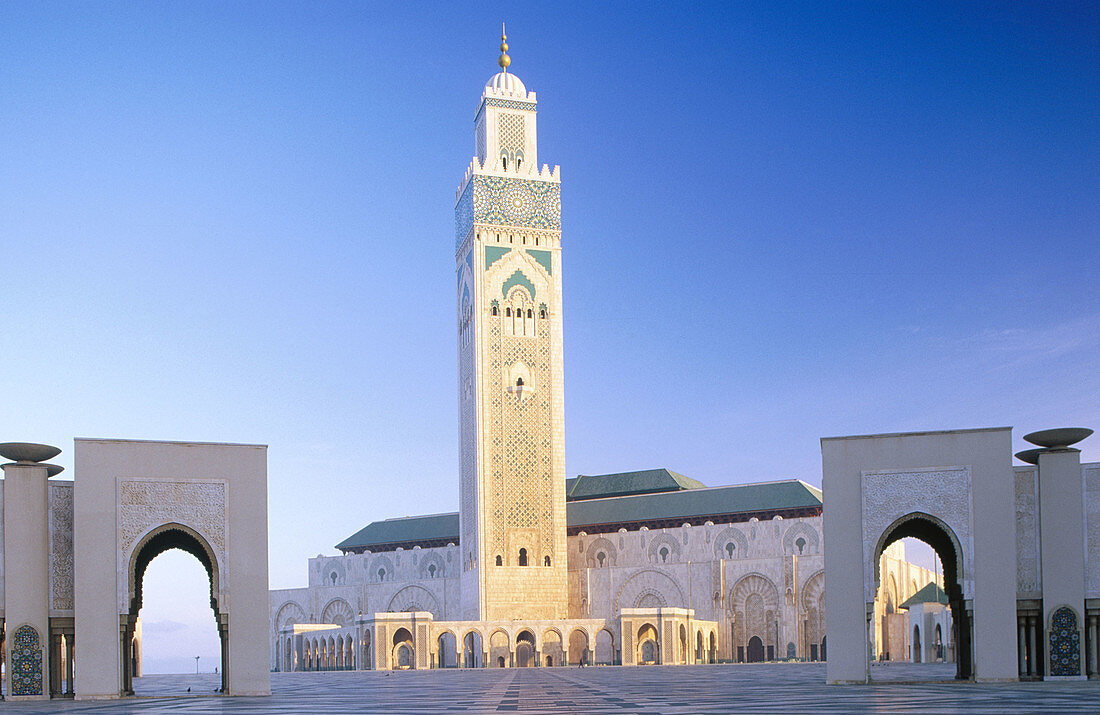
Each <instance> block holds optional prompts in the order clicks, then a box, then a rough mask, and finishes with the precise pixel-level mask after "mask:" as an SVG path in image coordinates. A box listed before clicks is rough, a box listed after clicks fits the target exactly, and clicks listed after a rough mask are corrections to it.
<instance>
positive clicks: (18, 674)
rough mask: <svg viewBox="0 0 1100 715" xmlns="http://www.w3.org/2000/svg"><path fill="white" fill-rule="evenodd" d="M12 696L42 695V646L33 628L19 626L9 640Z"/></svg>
mask: <svg viewBox="0 0 1100 715" xmlns="http://www.w3.org/2000/svg"><path fill="white" fill-rule="evenodd" d="M11 690H12V695H42V646H41V641H40V640H39V638H38V631H37V630H35V628H34V627H33V626H19V628H17V629H16V630H15V635H14V636H12V640H11Z"/></svg>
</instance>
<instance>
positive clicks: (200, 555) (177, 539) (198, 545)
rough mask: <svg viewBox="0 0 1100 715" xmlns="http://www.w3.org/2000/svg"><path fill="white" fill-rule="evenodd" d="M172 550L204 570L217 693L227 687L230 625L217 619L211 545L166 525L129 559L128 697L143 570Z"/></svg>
mask: <svg viewBox="0 0 1100 715" xmlns="http://www.w3.org/2000/svg"><path fill="white" fill-rule="evenodd" d="M171 549H179V550H180V551H184V552H186V553H188V554H191V555H192V556H194V557H195V558H196V559H198V561H199V563H200V564H202V566H203V568H204V569H206V575H207V577H208V578H209V584H210V588H209V593H210V608H211V610H213V612H214V620H215V622H217V624H218V639H219V642H220V648H221V665H220V666H219V668H218V671H219V672H220V673H221V676H222V677H221V686H220V687H219V688H218V692H225V690H226V688H227V687H228V685H229V683H228V680H227V679H228V677H229V674H228V667H227V664H228V658H227V656H228V653H227V652H226V642H227V640H228V638H229V624H228V622H227V621H226V619H224V618H220V617H219V611H218V598H217V594H218V592H219V588H218V586H217V584H218V567H217V560H216V559H215V558H214V556H213V551H212V550H211V548H210V545H209V544H207V543H206V541H205V539H203V538H202V537H201V536H200V535H199V534H197V533H196V532H195V531H194V530H192V529H190V528H188V527H186V526H184V525H182V524H165V525H164V526H162V527H160V528H158V529H155V530H154V531H152V532H150V533H149V534H147V535H146V536H145V538H144V539H142V541H141V542H140V543H139V545H138V547H137V548H136V549H135V550H134V554H133V556H132V557H131V559H130V569H129V573H130V585H131V588H130V612H129V613H128V614H127V618H126V625H125V629H124V630H123V634H122V643H121V644H120V647H121V649H122V653H123V656H122V659H123V684H122V690H123V692H124V693H126V694H128V695H133V694H134V670H135V667H136V662H135V661H136V658H135V655H134V653H135V646H136V644H135V641H134V628H135V626H136V624H137V619H138V615H139V614H140V612H141V607H142V603H143V595H144V594H143V586H144V582H145V570H146V568H148V566H149V563H150V562H151V561H152V560H153V559H155V558H156V557H158V556H160V555H161V554H163V553H164V552H165V551H169V550H171Z"/></svg>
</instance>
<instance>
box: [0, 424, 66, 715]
mask: <svg viewBox="0 0 1100 715" xmlns="http://www.w3.org/2000/svg"><path fill="white" fill-rule="evenodd" d="M60 453H61V450H60V449H57V448H56V447H49V446H47V445H41V444H29V443H22V442H9V443H5V444H0V457H4V458H7V459H11V460H15V462H14V463H13V464H5V465H3V469H4V515H3V516H4V563H5V564H6V568H5V569H4V609H5V613H4V616H5V620H6V622H7V624H8V625H9V628H8V633H7V639H6V642H5V648H4V650H5V653H4V655H5V660H6V661H7V665H8V669H7V681H8V682H7V692H8V693H9V696H10V697H11V698H12V699H13V700H45V699H47V698H49V693H50V689H52V688H53V686H54V682H53V678H50V680H49V682H47V677H48V676H51V675H53V673H52V668H51V663H52V662H53V659H54V652H53V648H52V647H50V646H52V638H51V633H50V621H49V599H50V572H49V563H50V559H49V555H50V551H49V549H50V545H49V544H50V538H49V537H50V535H49V522H48V513H49V496H48V486H47V480H48V479H49V478H50V477H52V476H54V475H55V474H58V473H60V472H61V467H58V466H56V465H53V464H41V463H40V462H43V461H45V460H47V459H52V458H54V457H56V456H57V455H58V454H60ZM20 644H22V645H24V646H27V645H32V646H33V647H37V648H38V649H39V651H40V652H41V658H42V659H41V663H40V664H38V663H36V662H35V661H26V662H24V661H23V660H22V659H20V658H16V659H14V660H13V659H12V657H11V651H12V649H13V648H15V647H16V646H18V645H20ZM20 668H23V669H26V670H27V673H28V674H29V675H30V676H31V678H30V679H29V681H24V682H25V683H28V684H27V685H24V686H23V687H21V688H20V691H19V692H17V691H16V690H15V689H13V688H12V674H13V672H14V671H16V670H18V669H20Z"/></svg>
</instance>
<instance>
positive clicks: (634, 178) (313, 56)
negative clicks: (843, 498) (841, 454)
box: [0, 2, 1100, 671]
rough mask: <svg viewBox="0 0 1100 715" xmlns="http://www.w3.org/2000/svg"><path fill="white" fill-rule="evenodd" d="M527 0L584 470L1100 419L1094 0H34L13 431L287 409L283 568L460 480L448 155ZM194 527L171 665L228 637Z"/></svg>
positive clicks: (14, 202)
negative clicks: (557, 203)
mask: <svg viewBox="0 0 1100 715" xmlns="http://www.w3.org/2000/svg"><path fill="white" fill-rule="evenodd" d="M502 19H504V20H507V22H508V28H509V44H510V45H511V51H510V54H511V56H512V58H513V62H512V70H513V71H514V72H515V73H516V74H517V75H518V76H519V77H521V78H522V79H523V80H524V82H525V83H526V84H527V87H528V89H531V90H534V91H536V92H537V93H538V98H539V130H540V136H539V138H540V147H539V153H540V160H541V161H543V162H548V163H550V164H552V165H553V164H560V165H561V167H562V181H563V194H562V212H563V224H564V238H563V245H564V249H563V265H564V269H563V280H564V294H565V329H566V342H565V346H566V348H565V350H566V352H565V360H566V364H565V367H566V464H567V471H568V473H569V474H570V475H574V474H577V473H590V474H591V473H601V472H609V471H622V470H628V469H636V468H648V467H655V466H666V467H668V468H670V469H674V470H676V471H680V472H683V473H685V474H687V475H689V476H692V477H695V478H697V479H699V480H701V481H703V482H705V483H707V484H712V485H719V484H730V483H737V482H744V481H759V480H767V479H776V478H787V477H798V478H802V479H805V480H806V481H808V482H811V483H814V484H820V452H819V445H818V439H819V438H820V437H823V436H833V435H843V434H860V433H868V432H893V431H904V430H921V429H942V428H963V427H987V426H1002V425H1010V426H1013V427H1015V428H1016V429H1015V432H1014V435H1015V438H1016V446H1017V448H1020V449H1022V448H1024V447H1025V444H1024V443H1023V441H1022V440H1021V439H1020V437H1021V436H1022V435H1023V434H1024V433H1026V432H1029V431H1032V430H1035V429H1042V428H1047V427H1053V426H1063V425H1084V426H1091V427H1094V428H1095V427H1100V371H1098V370H1097V369H1096V355H1097V354H1098V350H1100V291H1098V290H1097V286H1098V285H1100V262H1098V260H1097V259H1098V257H1100V255H1098V254H1100V69H1098V68H1100V40H1098V39H1097V38H1100V9H1098V8H1097V6H1096V5H1095V4H1090V3H1042V4H1039V3H1018V4H1009V3H947V4H935V3H890V4H878V3H843V4H841V3H807V4H792V5H786V4H778V3H766V2H761V3H736V4H731V3H718V4H706V3H691V4H683V5H681V4H676V3H663V4H659V5H658V4H647V3H617V4H615V3H612V4H592V3H555V4H552V5H551V4H545V5H542V6H534V5H530V4H516V3H486V4H477V5H466V4H458V3H405V4H393V5H382V4H377V5H376V4H367V3H325V4H319V3H318V4H298V3H232V4H224V3H197V2H187V3H183V2H165V3H156V4H138V3H81V4H74V3H5V4H4V5H2V6H0V67H2V68H3V69H2V70H0V71H2V75H0V106H2V107H3V111H0V248H2V253H0V256H2V258H0V261H2V262H3V266H4V271H3V279H2V288H0V291H2V292H0V296H2V297H0V306H2V307H3V311H4V314H5V315H6V316H7V317H8V320H9V329H8V332H7V339H6V340H5V341H4V350H3V353H2V355H3V357H2V358H0V361H2V362H0V364H2V365H3V369H2V370H0V394H3V395H4V399H5V402H6V405H7V409H5V410H0V432H2V434H3V436H4V438H5V439H12V440H22V439H26V440H32V441H41V442H47V443H52V444H57V445H59V446H62V447H63V448H65V450H66V451H65V453H64V454H63V455H62V456H61V457H60V458H59V459H58V461H59V462H60V463H61V464H64V465H66V466H70V467H71V450H72V439H73V437H75V436H86V437H128V438H142V439H180V440H209V441H230V442H259V443H264V444H268V445H270V452H269V504H270V548H271V554H272V559H271V584H272V586H273V587H276V588H281V587H291V586H300V585H304V583H305V559H306V558H307V557H308V556H312V555H316V554H317V553H321V552H323V553H333V551H334V550H333V548H332V547H333V545H334V544H336V543H337V542H339V541H340V540H342V539H343V538H345V537H346V536H348V535H350V534H351V533H353V532H354V531H356V530H357V529H359V528H360V527H361V526H362V525H363V524H365V523H366V522H368V521H371V520H374V519H379V518H386V517H392V516H403V515H412V514H418V513H426V512H439V511H451V510H454V509H456V508H457V489H458V485H457V479H456V467H457V461H458V442H457V434H458V419H457V399H456V390H455V374H456V368H455V354H456V344H455V337H454V329H455V321H454V310H455V306H454V296H453V293H452V289H451V286H452V285H453V280H454V274H453V270H454V265H453V261H454V256H453V245H454V244H453V213H452V212H453V201H454V193H453V192H454V190H455V188H456V187H457V185H458V182H459V181H460V180H461V178H462V173H463V171H464V170H465V168H466V166H467V165H468V163H469V160H470V156H471V155H472V154H473V124H472V121H473V115H474V110H475V108H476V103H477V99H478V97H479V95H480V92H481V88H482V86H483V84H484V83H485V81H486V80H487V79H488V78H489V77H490V76H491V75H492V74H493V73H494V72H495V71H496V69H497V68H496V64H495V63H496V57H497V54H498V52H497V48H496V46H497V44H498V43H499V39H498V35H499V25H500V21H501V20H502ZM1083 451H1084V454H1083V458H1084V459H1086V460H1093V461H1096V460H1100V437H1097V438H1093V439H1092V440H1090V441H1088V442H1085V443H1084V445H1083ZM69 473H70V474H71V470H70V472H69ZM173 558H176V557H175V556H172V555H166V556H163V557H161V559H160V560H158V562H157V563H154V564H153V566H151V567H150V575H149V581H150V583H149V585H147V587H146V594H147V595H146V603H147V604H149V605H148V606H147V608H146V610H147V611H148V612H149V613H146V614H143V615H144V616H145V617H146V621H147V623H156V624H160V625H157V626H152V627H149V626H147V634H148V636H147V650H146V652H147V655H148V657H149V658H150V666H151V667H150V669H151V670H156V669H157V668H156V667H152V664H153V663H159V664H162V665H161V666H160V667H161V668H162V669H178V670H182V671H187V670H189V669H193V667H194V661H193V657H192V656H194V655H198V654H200V652H199V650H198V649H199V648H209V653H205V652H204V653H202V655H204V661H203V662H207V661H206V658H207V657H208V658H209V663H210V664H211V665H212V664H213V663H214V662H215V660H216V652H217V641H216V634H214V635H211V634H213V632H214V631H213V623H212V619H211V621H210V624H209V628H207V625H206V624H205V621H203V625H202V628H206V629H207V630H208V631H209V633H207V632H206V631H202V633H205V634H206V635H202V634H199V635H198V636H195V638H197V639H198V640H196V641H195V645H194V646H192V645H191V641H188V640H186V639H185V638H184V633H185V632H187V633H190V632H191V631H195V630H196V629H197V628H198V626H195V625H194V624H193V621H195V622H197V621H196V619H198V620H201V618H199V617H198V616H194V617H192V615H189V614H191V613H192V610H191V609H192V607H193V606H194V603H195V602H197V603H198V604H199V606H202V605H203V604H202V590H203V585H202V583H201V577H200V576H198V575H195V574H199V573H200V571H195V574H191V572H190V571H187V572H186V574H190V575H187V576H186V577H184V576H181V575H180V574H181V573H184V572H181V571H180V570H179V569H184V568H189V567H185V566H184V565H179V568H176V566H175V565H173V564H182V561H180V560H179V559H185V558H188V559H189V558H190V557H182V556H180V557H178V559H177V561H176V562H173V561H171V560H172V559H173ZM161 560H166V561H164V563H165V564H167V565H165V566H160V565H158V564H159V563H160V561H161ZM196 566H197V565H196ZM192 587H194V588H193V590H194V594H191V595H188V594H189V593H190V592H189V591H187V589H190V588H192ZM157 589H160V590H159V591H158V590H157ZM188 599H190V600H188ZM154 601H155V602H157V603H159V604H161V605H159V606H154ZM150 609H159V610H150ZM199 611H201V608H200V609H199ZM199 611H196V612H199ZM150 614H153V615H150ZM202 618H205V616H202ZM172 624H180V627H176V626H174V625H172ZM188 629H190V630H188ZM199 630H201V629H199ZM158 631H160V632H163V633H174V634H175V635H174V636H172V637H171V638H166V639H164V640H161V641H158V640H156V636H155V635H154V634H155V633H157V632H158ZM188 637H190V636H188ZM203 638H205V639H206V640H205V641H204V640H202V639H203ZM183 642H186V643H187V644H188V648H190V650H188V651H187V652H186V653H184V654H180V653H176V652H175V651H176V650H178V649H179V644H180V643H183ZM200 643H206V645H200ZM210 644H212V645H210ZM192 651H194V652H192Z"/></svg>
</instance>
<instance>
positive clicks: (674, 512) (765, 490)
mask: <svg viewBox="0 0 1100 715" xmlns="http://www.w3.org/2000/svg"><path fill="white" fill-rule="evenodd" d="M803 507H819V508H820V507H821V491H820V490H818V489H815V488H814V487H811V486H810V485H809V484H806V483H805V482H802V481H799V480H797V479H791V480H788V481H782V482H761V483H759V484H738V485H735V486H730V487H711V488H709V489H685V490H682V491H677V492H664V493H658V494H639V495H635V496H622V497H610V498H607V499H590V500H585V501H575V502H571V503H569V504H566V523H567V524H568V526H569V527H571V528H581V527H587V526H598V525H601V524H621V523H631V522H657V521H667V520H672V519H674V520H678V521H680V520H682V521H688V520H690V519H692V518H701V517H706V516H721V515H726V514H744V513H767V512H773V511H782V510H787V509H798V508H803Z"/></svg>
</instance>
